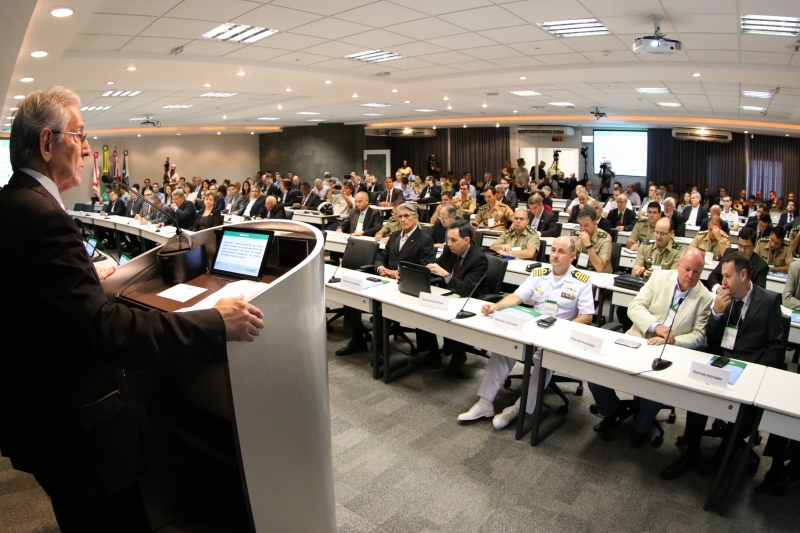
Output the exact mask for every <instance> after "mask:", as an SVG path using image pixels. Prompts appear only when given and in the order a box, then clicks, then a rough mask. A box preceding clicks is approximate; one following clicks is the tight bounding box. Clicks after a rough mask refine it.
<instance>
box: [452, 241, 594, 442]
mask: <svg viewBox="0 0 800 533" xmlns="http://www.w3.org/2000/svg"><path fill="white" fill-rule="evenodd" d="M574 260H575V243H574V242H573V240H572V239H571V238H570V237H566V236H565V237H558V238H557V239H555V240H554V241H553V245H552V247H551V251H550V265H549V267H550V268H537V269H534V270H533V272H531V275H530V276H529V277H528V279H527V280H526V281H525V283H523V284H522V285H521V286H520V287H519V288H518V289H517V290H516V291H514V293H513V294H509V295H508V296H506V297H505V298H503V299H502V300H500V301H499V302H498V303H496V304H489V303H487V304H484V305H483V307H482V309H481V312H482V313H483V314H484V315H486V316H489V315H491V314H492V313H495V312H499V311H502V310H503V309H507V308H509V307H513V306H516V305H520V304H522V303H523V302H527V301H529V300H533V304H534V309H536V310H537V311H538V312H540V313H542V314H545V315H549V316H554V317H556V318H558V319H561V320H571V321H573V322H579V323H581V324H590V323H591V322H592V315H594V297H593V296H592V284H591V283H590V282H589V276H588V275H586V274H585V273H583V272H579V271H578V270H576V269H575V268H574V267H573V266H572V265H571V263H572V262H573V261H574ZM533 357H534V365H533V369H532V371H531V379H530V382H529V385H528V398H527V402H526V405H525V412H527V413H528V414H531V413H533V411H534V409H535V407H536V393H537V391H538V385H539V371H540V370H541V366H542V365H541V358H542V350H541V349H537V350H536V352H535V353H534V356H533ZM516 363H517V360H516V359H513V358H511V357H506V356H504V355H500V354H499V353H495V352H493V353H492V356H491V358H490V359H489V363H488V364H487V365H486V370H485V371H484V373H483V380H482V381H481V386H480V388H479V389H478V397H479V398H478V402H477V403H476V404H475V405H473V406H472V407H471V408H470V409H469V411H467V412H465V413H462V414H460V415H459V416H458V420H459V421H460V422H466V421H472V420H479V419H481V418H489V417H493V420H492V423H493V424H494V427H495V429H503V428H504V427H506V426H508V425H509V424H510V423H511V422H512V421H513V420H514V419H515V418H517V416H518V415H519V409H520V404H521V401H520V400H521V399H517V402H516V403H515V404H514V405H511V406H509V407H506V408H505V409H504V410H503V412H501V413H500V414H498V415H496V416H495V411H494V405H493V404H492V402H494V399H495V397H496V396H497V393H498V392H499V391H500V389H501V388H502V387H503V384H504V383H505V381H506V379H507V378H508V375H509V374H510V373H511V369H513V368H514V365H515V364H516ZM551 375H552V372H550V371H548V372H547V376H546V377H545V386H547V383H548V382H549V381H550V376H551Z"/></svg>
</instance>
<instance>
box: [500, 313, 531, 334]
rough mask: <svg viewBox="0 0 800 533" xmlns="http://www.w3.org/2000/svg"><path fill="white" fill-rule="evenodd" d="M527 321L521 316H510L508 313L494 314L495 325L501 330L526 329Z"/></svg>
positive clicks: (520, 330)
mask: <svg viewBox="0 0 800 533" xmlns="http://www.w3.org/2000/svg"><path fill="white" fill-rule="evenodd" d="M525 322H527V320H525V319H524V318H523V317H521V316H519V315H510V314H506V313H494V325H495V326H497V327H498V328H500V329H505V330H510V331H519V332H520V333H521V332H522V329H523V328H524V327H525Z"/></svg>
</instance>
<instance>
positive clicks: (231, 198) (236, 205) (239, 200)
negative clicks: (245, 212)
mask: <svg viewBox="0 0 800 533" xmlns="http://www.w3.org/2000/svg"><path fill="white" fill-rule="evenodd" d="M245 205H247V198H245V197H244V196H242V195H241V194H239V193H238V191H237V190H236V187H235V186H233V185H231V186H229V187H228V194H227V196H225V211H226V212H228V213H236V212H238V211H241V210H242V209H244V207H245Z"/></svg>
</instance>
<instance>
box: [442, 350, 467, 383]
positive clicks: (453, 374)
mask: <svg viewBox="0 0 800 533" xmlns="http://www.w3.org/2000/svg"><path fill="white" fill-rule="evenodd" d="M466 361H467V354H465V353H453V357H452V358H451V359H450V363H449V364H448V365H447V368H445V369H444V375H445V376H447V377H449V378H463V377H464V371H463V370H461V365H463V364H464V363H465V362H466Z"/></svg>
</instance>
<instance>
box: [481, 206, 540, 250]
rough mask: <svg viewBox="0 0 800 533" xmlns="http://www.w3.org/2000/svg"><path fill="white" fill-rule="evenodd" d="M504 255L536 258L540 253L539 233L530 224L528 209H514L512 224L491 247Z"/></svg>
mask: <svg viewBox="0 0 800 533" xmlns="http://www.w3.org/2000/svg"><path fill="white" fill-rule="evenodd" d="M489 249H490V250H493V251H495V252H497V253H498V254H499V255H500V256H502V257H517V258H519V259H536V255H537V254H538V253H539V235H538V234H537V233H536V231H534V230H532V229H531V228H530V227H529V226H528V210H527V209H523V208H521V207H520V208H519V209H517V210H516V211H514V218H513V221H512V226H511V228H509V229H508V230H506V231H505V233H503V234H502V235H500V236H499V237H498V238H497V240H496V241H495V242H494V244H493V245H492V246H491V248H489Z"/></svg>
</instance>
